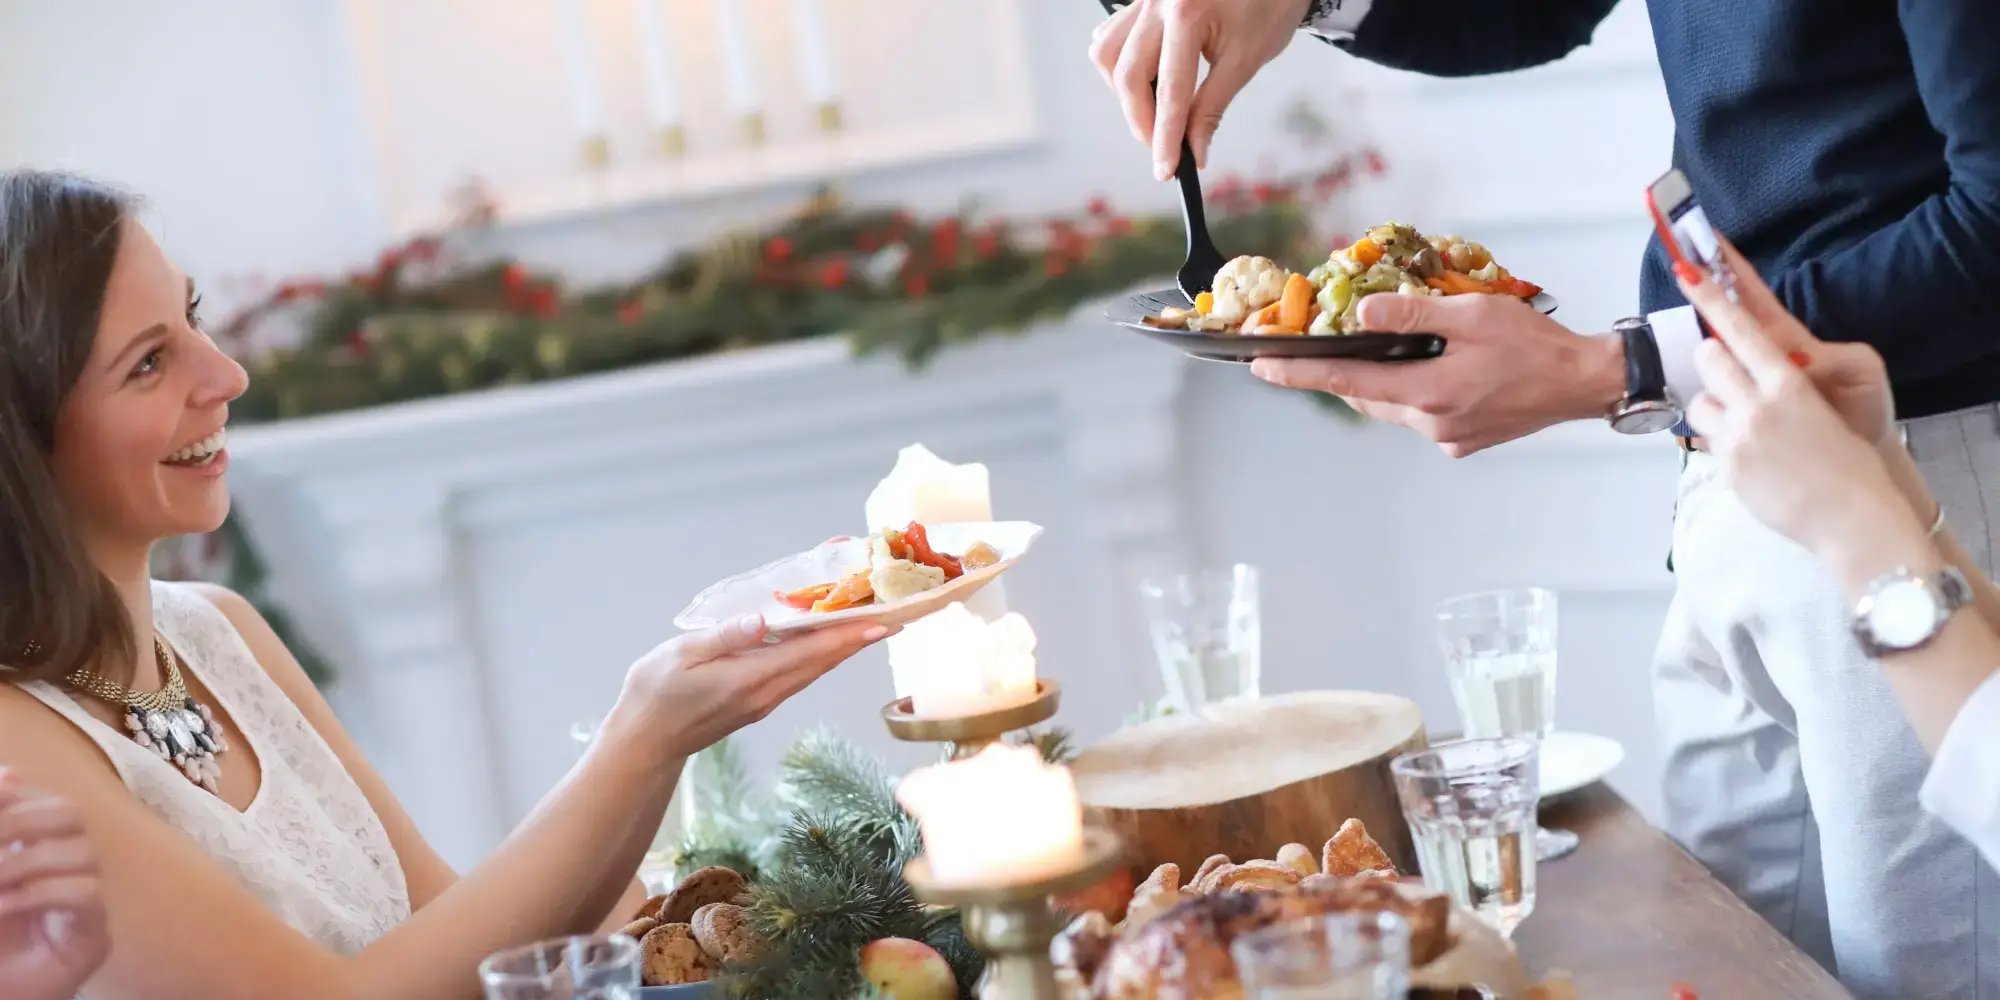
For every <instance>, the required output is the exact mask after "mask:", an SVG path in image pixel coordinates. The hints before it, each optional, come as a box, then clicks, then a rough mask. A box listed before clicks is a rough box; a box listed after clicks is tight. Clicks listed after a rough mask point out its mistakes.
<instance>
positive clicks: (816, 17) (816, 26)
mask: <svg viewBox="0 0 2000 1000" xmlns="http://www.w3.org/2000/svg"><path fill="white" fill-rule="evenodd" d="M792 30H793V31H794V32H795V33H796V34H797V35H798V39H799V76H800V79H801V81H802V82H803V84H804V86H805V92H806V99H807V100H809V101H811V102H812V103H813V104H814V105H816V106H825V105H828V104H832V103H833V102H834V96H833V62H832V58H831V55H830V48H831V44H832V43H831V41H830V40H829V37H828V35H827V31H826V12H825V11H824V10H822V9H820V2H819V0H792Z"/></svg>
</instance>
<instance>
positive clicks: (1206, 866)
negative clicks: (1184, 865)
mask: <svg viewBox="0 0 2000 1000" xmlns="http://www.w3.org/2000/svg"><path fill="white" fill-rule="evenodd" d="M1229 863H1230V861H1229V855H1227V854H1211V855H1209V856H1208V860H1207V861H1204V862H1202V863H1201V867H1200V868H1197V869H1195V870H1194V877H1193V878H1191V879H1188V880H1187V883H1186V884H1187V887H1188V888H1189V889H1190V890H1192V891H1195V892H1200V891H1201V890H1199V889H1195V886H1196V885H1199V884H1200V883H1201V880H1202V879H1204V878H1206V877H1207V876H1208V875H1209V874H1210V873H1212V872H1214V871H1215V870H1216V869H1217V868H1220V867H1222V866H1223V865H1226V864H1229Z"/></svg>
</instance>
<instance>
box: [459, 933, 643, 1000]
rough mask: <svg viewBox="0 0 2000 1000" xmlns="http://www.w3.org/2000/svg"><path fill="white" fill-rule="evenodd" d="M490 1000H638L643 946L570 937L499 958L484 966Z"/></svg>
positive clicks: (482, 976)
mask: <svg viewBox="0 0 2000 1000" xmlns="http://www.w3.org/2000/svg"><path fill="white" fill-rule="evenodd" d="M479 981H480V982H481V983H483V984H485V987H486V1000H632V998H634V997H637V996H638V995H639V942H637V941H634V940H632V939H631V938H628V937H625V936H623V935H612V936H610V937H567V938H556V939H554V940H551V941H542V942H539V943H536V944H531V945H526V946H524V947H520V948H514V949H510V950H508V951H503V952H498V953H495V954H493V955H490V956H488V957H487V959H486V961H484V962H481V963H479Z"/></svg>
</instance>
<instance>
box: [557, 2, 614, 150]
mask: <svg viewBox="0 0 2000 1000" xmlns="http://www.w3.org/2000/svg"><path fill="white" fill-rule="evenodd" d="M556 6H557V11H558V13H559V14H560V16H561V21H562V23H561V25H560V26H559V27H560V30H559V31H558V32H557V35H556V37H558V38H560V39H561V40H562V47H563V68H564V70H565V72H566V73H567V75H568V77H569V104H570V117H572V118H574V119H575V120H576V131H577V135H578V136H580V137H581V138H582V139H583V141H584V142H586V143H589V142H592V141H594V140H599V139H602V138H603V137H604V105H603V102H602V101H601V100H599V97H598V93H597V67H596V60H595V59H594V58H593V57H592V56H591V51H590V16H589V12H588V11H587V10H586V7H587V6H588V2H587V0H558V2H557V5H556Z"/></svg>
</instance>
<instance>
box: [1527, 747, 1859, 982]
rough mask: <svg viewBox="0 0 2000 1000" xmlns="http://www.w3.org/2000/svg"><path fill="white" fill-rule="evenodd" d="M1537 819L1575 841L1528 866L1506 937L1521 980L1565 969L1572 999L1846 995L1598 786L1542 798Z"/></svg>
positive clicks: (1705, 872) (1612, 794) (1697, 865)
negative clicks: (1524, 891) (1527, 907)
mask: <svg viewBox="0 0 2000 1000" xmlns="http://www.w3.org/2000/svg"><path fill="white" fill-rule="evenodd" d="M1542 823H1543V825H1545V826H1548V827H1551V828H1555V829H1564V830H1574V831H1575V832H1576V833H1577V834H1579V835H1580V836H1581V837H1582V838H1583V842H1582V845H1581V846H1579V847H1578V848H1577V849H1576V851H1575V853H1573V854H1571V855H1570V856H1568V857H1566V858H1562V859H1559V860H1556V861H1551V862H1549V863H1548V864H1546V865H1543V866H1541V867H1540V868H1539V869H1538V880H1539V881H1538V883H1537V885H1536V897H1537V898H1536V903H1535V912H1534V914H1533V915H1531V916H1529V917H1528V919H1527V922H1526V923H1523V924H1522V925H1521V926H1520V928H1519V929H1518V930H1516V931H1515V933H1514V940H1515V943H1516V944H1517V945H1518V946H1519V947H1520V951H1521V958H1522V960H1523V961H1524V962H1526V963H1527V966H1528V971H1529V973H1530V974H1531V975H1534V976H1536V977H1540V976H1543V975H1546V974H1547V973H1548V972H1549V971H1551V970H1553V969H1564V970H1567V971H1568V972H1569V973H1570V975H1571V977H1572V979H1573V980H1574V982H1575V983H1576V986H1577V992H1578V993H1579V994H1580V995H1581V996H1582V998H1583V1000H1613V998H1618V1000H1622V998H1626V997H1631V998H1634V1000H1669V998H1670V996H1671V990H1672V986H1673V984H1674V983H1676V982H1685V983H1687V984H1689V985H1691V986H1693V987H1694V988H1695V990H1696V991H1697V992H1698V993H1699V994H1700V996H1701V998H1702V1000H1736V998H1739V997H1744V998H1765V997H1770V998H1777V997H1784V998H1787V1000H1818V998H1821V997H1826V998H1834V997H1847V996H1849V994H1848V992H1847V991H1846V990H1844V989H1842V988H1841V986H1840V984H1839V983H1838V982H1837V981H1835V980H1834V978H1833V977H1832V976H1830V975H1828V974H1827V973H1826V972H1825V970H1823V969H1821V968H1820V967H1819V965H1818V964H1816V963H1814V962H1813V960H1812V959H1810V958H1807V957H1806V956H1805V954H1804V953H1803V952H1801V951H1799V950H1798V949H1797V948H1795V947H1793V946H1792V943H1791V942H1790V941H1787V940H1785V937H1784V935H1782V934H1779V933H1778V932H1777V931H1776V930H1775V929H1773V928H1772V927H1771V925H1770V924H1767V923H1765V922H1764V921H1763V919H1762V918H1760V917H1758V916H1757V915H1756V914H1755V913H1753V912H1751V910H1750V909H1749V907H1746V906H1744V905H1743V904H1742V903H1741V902H1740V901H1738V900H1737V898H1736V897H1735V896H1733V895H1731V894H1730V892H1729V890H1727V889H1725V888H1723V887H1722V884H1721V883H1720V882H1717V881H1716V880H1715V879H1714V877H1713V876H1711V875H1709V873H1708V870H1707V869H1706V868H1703V867H1702V866H1701V864H1700V863H1698V862H1696V861H1695V860H1694V859H1693V858H1690V857H1688V855H1687V854H1686V853H1685V852H1683V851H1682V850H1681V849H1680V847H1679V846H1678V845H1676V844H1675V843H1674V842H1673V841H1671V840H1669V839H1667V837H1666V835H1665V834H1663V833H1661V832H1660V831H1659V830H1657V829H1655V828H1653V826H1652V825H1651V824H1649V823H1647V822H1646V821H1645V820H1644V819H1643V818H1641V817H1640V816H1639V814H1638V813H1637V812H1635V811H1633V809H1632V807H1631V806H1630V805H1627V804H1626V802H1625V800H1624V799H1622V798H1620V797H1619V795H1618V793H1616V792H1614V791H1612V790H1611V789H1609V788H1607V787H1605V786H1603V785H1593V786H1591V787H1590V788H1587V789H1584V790H1582V791H1579V792H1577V793H1576V794H1574V795H1572V796H1570V797H1568V798H1566V799H1564V800H1562V801H1560V802H1558V803H1555V804H1553V805H1550V806H1549V807H1548V808H1546V809H1544V810H1543V811H1542Z"/></svg>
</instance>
